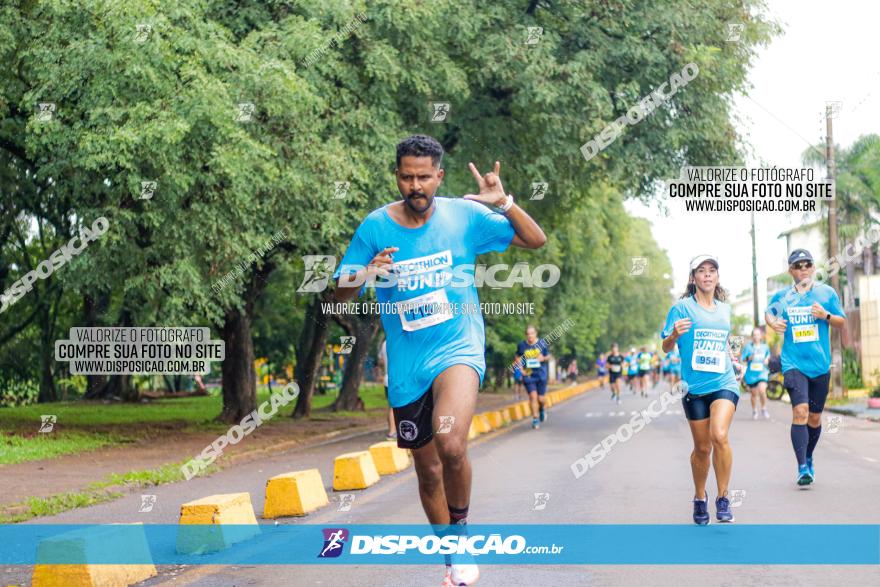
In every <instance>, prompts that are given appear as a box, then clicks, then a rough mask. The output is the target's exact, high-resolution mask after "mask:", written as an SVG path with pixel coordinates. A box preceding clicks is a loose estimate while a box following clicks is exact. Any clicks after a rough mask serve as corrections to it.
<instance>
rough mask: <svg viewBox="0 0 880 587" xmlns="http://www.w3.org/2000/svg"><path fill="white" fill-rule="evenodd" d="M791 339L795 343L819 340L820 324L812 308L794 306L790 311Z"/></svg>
mask: <svg viewBox="0 0 880 587" xmlns="http://www.w3.org/2000/svg"><path fill="white" fill-rule="evenodd" d="M788 323H789V326H790V327H791V339H792V340H793V341H794V342H795V343H801V342H813V341H816V340H819V324H817V323H816V317H815V316H813V309H812V308H811V307H810V306H792V307H790V308H789V309H788Z"/></svg>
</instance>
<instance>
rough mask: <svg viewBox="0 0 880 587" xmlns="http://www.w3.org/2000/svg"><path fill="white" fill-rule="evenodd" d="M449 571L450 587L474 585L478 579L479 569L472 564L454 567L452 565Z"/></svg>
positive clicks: (454, 565)
mask: <svg viewBox="0 0 880 587" xmlns="http://www.w3.org/2000/svg"><path fill="white" fill-rule="evenodd" d="M447 569H449V575H448V576H449V581H450V585H454V586H456V587H458V586H460V585H474V584H476V582H477V580H478V579H479V578H480V567H478V566H477V565H474V564H469V565H456V564H453V565H452V566H451V567H447Z"/></svg>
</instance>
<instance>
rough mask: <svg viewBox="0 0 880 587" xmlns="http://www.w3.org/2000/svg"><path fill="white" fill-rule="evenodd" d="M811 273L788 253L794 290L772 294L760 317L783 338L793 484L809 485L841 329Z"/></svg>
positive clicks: (826, 289)
mask: <svg viewBox="0 0 880 587" xmlns="http://www.w3.org/2000/svg"><path fill="white" fill-rule="evenodd" d="M814 271H815V267H814V265H813V256H812V255H810V252H809V251H807V250H806V249H795V250H794V251H792V252H791V254H790V255H789V257H788V272H789V273H790V274H791V276H792V278H793V279H794V283H795V285H793V286H792V287H789V288H786V289H783V290H780V291H778V292H776V293H775V294H774V295H773V297H772V298H771V299H770V305H769V306H768V307H767V311H766V312H765V313H764V318H765V320H766V322H767V325H768V326H769V327H770V328H772V329H773V330H775V331H776V332H778V333H779V334H783V335H784V339H783V342H782V376H783V378H784V385H785V389H786V390H787V391H788V395H789V397H790V398H791V409H792V421H791V444H792V447H793V448H794V454H795V457H796V458H797V462H798V476H797V484H798V485H809V484H810V483H812V482H813V481H814V480H815V478H816V473H815V470H814V468H813V450H814V449H815V448H816V444H817V443H818V442H819V435H820V434H821V433H822V410H824V409H825V399H826V398H827V397H828V384H829V382H830V379H831V378H830V372H829V370H830V368H831V343H830V330H831V327H832V326H833V327H835V328H844V327H845V326H846V314H845V313H844V311H843V308H842V307H841V306H840V298H839V297H838V296H837V292H836V291H834V289H833V288H832V287H830V286H828V285H825V284H824V283H816V282H814V281H813V272H814Z"/></svg>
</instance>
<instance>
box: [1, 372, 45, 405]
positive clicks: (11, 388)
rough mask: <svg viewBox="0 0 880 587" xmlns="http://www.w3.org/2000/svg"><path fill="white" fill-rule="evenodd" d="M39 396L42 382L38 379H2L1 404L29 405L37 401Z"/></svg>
mask: <svg viewBox="0 0 880 587" xmlns="http://www.w3.org/2000/svg"><path fill="white" fill-rule="evenodd" d="M39 396H40V384H39V383H37V382H36V381H33V380H30V379H26V380H23V381H22V380H16V379H2V380H0V406H6V407H11V406H27V405H29V404H34V403H36V402H37V398H38V397H39Z"/></svg>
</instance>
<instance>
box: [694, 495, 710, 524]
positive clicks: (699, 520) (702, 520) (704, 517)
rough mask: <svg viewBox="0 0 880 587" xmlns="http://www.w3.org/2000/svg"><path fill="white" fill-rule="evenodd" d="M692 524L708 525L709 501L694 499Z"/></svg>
mask: <svg viewBox="0 0 880 587" xmlns="http://www.w3.org/2000/svg"><path fill="white" fill-rule="evenodd" d="M694 524H697V525H698V526H707V525H708V524H709V499H708V498H707V499H694Z"/></svg>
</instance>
